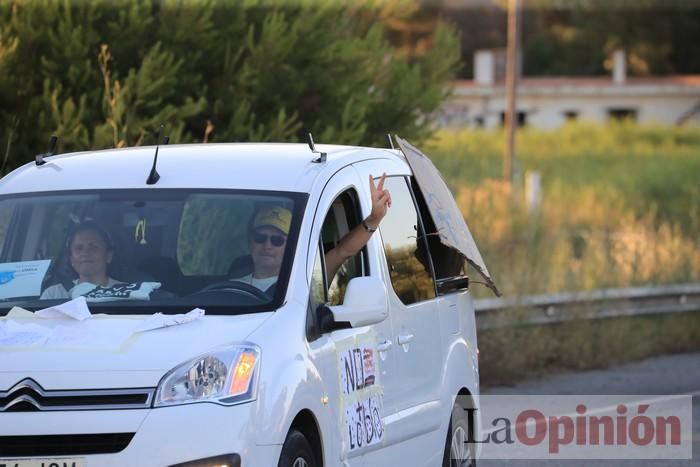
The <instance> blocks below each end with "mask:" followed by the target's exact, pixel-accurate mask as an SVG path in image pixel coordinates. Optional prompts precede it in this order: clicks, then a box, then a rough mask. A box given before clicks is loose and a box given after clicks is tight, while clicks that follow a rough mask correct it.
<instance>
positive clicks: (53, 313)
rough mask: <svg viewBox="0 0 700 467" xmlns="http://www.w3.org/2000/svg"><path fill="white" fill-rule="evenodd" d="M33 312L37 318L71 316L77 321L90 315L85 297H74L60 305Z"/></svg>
mask: <svg viewBox="0 0 700 467" xmlns="http://www.w3.org/2000/svg"><path fill="white" fill-rule="evenodd" d="M34 314H35V315H36V316H37V317H39V318H53V319H62V318H73V319H75V320H78V321H84V320H86V319H88V318H90V317H91V316H92V314H91V313H90V309H89V308H88V307H87V303H86V302H85V297H78V298H74V299H73V300H69V301H67V302H64V303H61V304H60V305H55V306H52V307H49V308H43V309H41V310H37V311H36V312H35V313H34Z"/></svg>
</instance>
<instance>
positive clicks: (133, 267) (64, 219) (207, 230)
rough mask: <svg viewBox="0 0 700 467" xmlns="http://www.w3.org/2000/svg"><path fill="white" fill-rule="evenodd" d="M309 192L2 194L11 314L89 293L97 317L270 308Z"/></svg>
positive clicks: (2, 256)
mask: <svg viewBox="0 0 700 467" xmlns="http://www.w3.org/2000/svg"><path fill="white" fill-rule="evenodd" d="M306 199H307V195H305V194H300V193H287V192H261V191H250V190H245V191H244V190H192V189H187V190H185V189H144V190H92V191H71V192H66V191H61V192H42V193H33V194H23V195H6V196H2V197H0V245H2V249H1V250H0V316H1V315H4V314H6V313H7V312H8V311H9V310H10V309H11V308H12V307H14V306H19V307H22V308H25V309H28V310H30V311H34V310H38V309H43V308H48V307H51V306H55V305H57V304H61V303H63V302H66V301H68V300H71V299H75V298H77V297H81V296H82V297H85V300H86V301H87V304H88V307H89V308H90V310H91V312H92V313H95V312H97V313H117V314H118V313H124V314H152V313H155V312H163V313H182V312H184V311H189V310H190V309H193V308H195V307H199V308H202V309H204V310H205V311H206V313H208V314H210V313H211V314H236V313H245V312H253V311H269V310H273V309H275V308H277V307H278V306H279V304H280V303H281V301H282V299H283V297H284V294H285V291H286V287H287V280H288V277H289V273H290V270H291V264H290V263H291V258H292V257H293V254H294V247H295V245H296V238H297V232H298V228H299V224H300V222H301V219H300V217H301V213H302V212H303V209H304V205H305V203H306Z"/></svg>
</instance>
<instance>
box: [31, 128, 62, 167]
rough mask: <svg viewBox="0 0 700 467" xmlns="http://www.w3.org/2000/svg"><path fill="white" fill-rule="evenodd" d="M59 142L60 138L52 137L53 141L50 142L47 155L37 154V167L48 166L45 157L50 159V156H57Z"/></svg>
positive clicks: (35, 157)
mask: <svg viewBox="0 0 700 467" xmlns="http://www.w3.org/2000/svg"><path fill="white" fill-rule="evenodd" d="M57 142H58V136H56V135H51V139H50V140H49V150H48V152H47V153H46V154H37V155H36V156H34V162H36V165H44V164H46V161H45V160H44V157H49V156H53V155H54V154H56V143H57Z"/></svg>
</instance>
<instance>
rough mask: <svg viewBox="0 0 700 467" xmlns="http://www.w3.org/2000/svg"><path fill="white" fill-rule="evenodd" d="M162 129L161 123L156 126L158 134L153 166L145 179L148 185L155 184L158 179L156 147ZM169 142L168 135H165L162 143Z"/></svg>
mask: <svg viewBox="0 0 700 467" xmlns="http://www.w3.org/2000/svg"><path fill="white" fill-rule="evenodd" d="M162 130H163V125H161V126H160V128H158V136H156V154H155V156H154V157H153V167H151V173H149V174H148V178H147V179H146V184H148V185H155V184H156V183H157V182H158V180H160V174H159V173H158V170H156V164H157V163H158V149H159V148H160V132H161V131H162ZM169 142H170V137H169V136H166V137H165V138H163V144H166V145H167V144H168V143H169Z"/></svg>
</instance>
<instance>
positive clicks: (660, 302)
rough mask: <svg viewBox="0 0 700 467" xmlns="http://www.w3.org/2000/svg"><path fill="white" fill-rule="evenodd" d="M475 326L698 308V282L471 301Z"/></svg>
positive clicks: (542, 322) (681, 310)
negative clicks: (472, 302) (474, 314)
mask: <svg viewBox="0 0 700 467" xmlns="http://www.w3.org/2000/svg"><path fill="white" fill-rule="evenodd" d="M474 308H475V309H476V323H477V328H478V329H494V328H503V327H511V326H527V325H543V324H552V323H561V322H565V321H575V320H593V319H606V318H618V317H623V316H643V315H660V314H667V313H681V312H691V311H700V284H673V285H664V286H655V287H633V288H627V289H603V290H594V291H590V292H577V293H559V294H550V295H531V296H526V297H521V298H516V299H508V298H505V299H504V298H490V299H479V300H475V301H474Z"/></svg>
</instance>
